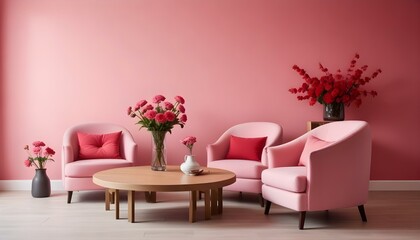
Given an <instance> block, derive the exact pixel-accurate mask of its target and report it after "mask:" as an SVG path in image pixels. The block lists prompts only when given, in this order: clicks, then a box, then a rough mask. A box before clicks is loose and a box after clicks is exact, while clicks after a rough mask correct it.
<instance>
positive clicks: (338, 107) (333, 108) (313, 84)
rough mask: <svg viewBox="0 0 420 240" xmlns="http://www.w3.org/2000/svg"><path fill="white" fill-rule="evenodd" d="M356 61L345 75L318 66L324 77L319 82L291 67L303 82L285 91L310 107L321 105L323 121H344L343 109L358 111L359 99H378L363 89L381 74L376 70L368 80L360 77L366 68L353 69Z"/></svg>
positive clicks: (304, 72) (353, 60)
mask: <svg viewBox="0 0 420 240" xmlns="http://www.w3.org/2000/svg"><path fill="white" fill-rule="evenodd" d="M359 58H360V56H359V54H355V56H354V57H353V59H352V60H351V62H350V66H349V68H348V69H347V70H346V71H341V70H340V69H338V70H337V71H336V73H335V74H332V73H330V72H329V70H328V68H325V67H324V66H322V64H321V63H320V64H319V68H320V70H321V71H322V72H323V74H324V75H323V76H321V77H319V78H318V77H311V76H309V74H308V73H307V72H306V71H305V70H304V69H302V68H300V67H298V66H297V65H294V66H293V70H295V71H296V72H297V73H299V75H300V76H301V77H302V79H303V80H304V82H303V83H302V85H301V86H300V87H298V88H291V89H289V92H291V93H293V94H298V96H297V99H298V100H309V105H311V106H312V105H315V103H317V102H318V103H320V104H322V105H324V112H323V119H324V120H326V121H340V120H344V107H345V106H347V107H349V106H350V105H351V104H352V103H354V104H355V105H356V107H360V105H361V104H362V97H365V96H369V95H370V96H372V97H375V96H377V95H378V93H377V92H376V91H374V90H366V89H364V86H365V85H366V84H367V83H369V82H370V81H371V80H372V79H374V78H376V77H377V76H378V74H379V73H381V72H382V70H381V69H377V70H376V71H374V72H373V73H372V74H371V75H370V76H365V77H363V76H362V75H363V73H365V72H366V71H367V69H368V66H367V65H363V66H362V67H356V64H357V61H358V60H359Z"/></svg>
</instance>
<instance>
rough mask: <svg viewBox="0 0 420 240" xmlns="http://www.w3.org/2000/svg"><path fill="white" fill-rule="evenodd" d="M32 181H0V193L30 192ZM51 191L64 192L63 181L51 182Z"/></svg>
mask: <svg viewBox="0 0 420 240" xmlns="http://www.w3.org/2000/svg"><path fill="white" fill-rule="evenodd" d="M31 187H32V180H0V191H19V190H22V191H30V190H31ZM51 191H64V187H63V181H61V180H51Z"/></svg>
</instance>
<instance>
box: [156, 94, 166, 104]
mask: <svg viewBox="0 0 420 240" xmlns="http://www.w3.org/2000/svg"><path fill="white" fill-rule="evenodd" d="M165 99H166V98H165V97H164V96H162V95H156V96H155V97H154V98H153V103H160V102H162V101H165Z"/></svg>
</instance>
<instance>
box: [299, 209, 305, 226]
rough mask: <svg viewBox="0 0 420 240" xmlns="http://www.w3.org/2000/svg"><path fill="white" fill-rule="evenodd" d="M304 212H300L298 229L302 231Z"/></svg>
mask: <svg viewBox="0 0 420 240" xmlns="http://www.w3.org/2000/svg"><path fill="white" fill-rule="evenodd" d="M305 217H306V211H303V212H300V219H299V229H300V230H302V229H303V226H304V225H305Z"/></svg>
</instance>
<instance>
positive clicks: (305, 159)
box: [262, 121, 372, 229]
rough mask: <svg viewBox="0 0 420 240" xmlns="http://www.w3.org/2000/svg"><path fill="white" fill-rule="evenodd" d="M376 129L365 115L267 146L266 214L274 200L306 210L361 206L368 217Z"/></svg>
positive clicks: (265, 173) (302, 222)
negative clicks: (366, 206)
mask: <svg viewBox="0 0 420 240" xmlns="http://www.w3.org/2000/svg"><path fill="white" fill-rule="evenodd" d="M371 141H372V140H371V133H370V129H369V126H368V124H367V123H366V122H363V121H339V122H332V123H328V124H325V125H322V126H320V127H317V128H315V129H313V130H311V131H309V132H307V133H305V134H304V135H302V136H300V137H298V138H296V139H295V140H292V141H290V142H288V143H285V144H282V145H279V146H275V147H270V148H268V149H267V153H268V166H269V169H267V170H264V171H263V173H262V182H263V186H262V195H263V197H264V199H266V207H265V214H266V215H267V214H268V213H269V211H270V206H271V203H275V204H277V205H281V206H284V207H286V208H290V209H293V210H295V211H299V212H300V222H299V229H303V227H304V222H305V216H306V212H307V211H321V210H330V209H337V208H346V207H353V206H358V208H359V212H360V215H361V218H362V221H364V222H366V221H367V218H366V214H365V210H364V204H365V203H366V201H367V199H368V188H369V179H370V162H371V145H372V143H371Z"/></svg>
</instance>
